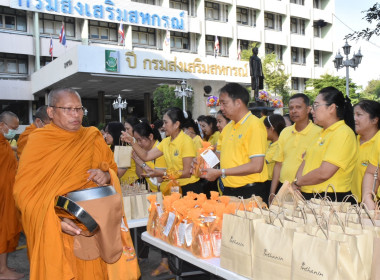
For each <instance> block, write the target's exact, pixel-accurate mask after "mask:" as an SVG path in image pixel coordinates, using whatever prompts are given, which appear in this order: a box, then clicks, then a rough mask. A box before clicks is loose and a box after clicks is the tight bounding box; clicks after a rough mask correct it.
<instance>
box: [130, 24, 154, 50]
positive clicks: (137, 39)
mask: <svg viewBox="0 0 380 280" xmlns="http://www.w3.org/2000/svg"><path fill="white" fill-rule="evenodd" d="M132 43H133V44H135V45H145V46H152V47H154V46H156V30H155V29H153V28H146V27H139V26H132Z"/></svg>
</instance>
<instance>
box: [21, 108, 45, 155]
mask: <svg viewBox="0 0 380 280" xmlns="http://www.w3.org/2000/svg"><path fill="white" fill-rule="evenodd" d="M47 107H48V106H47V105H43V106H41V107H39V108H38V109H37V111H36V113H35V114H34V116H33V123H32V124H31V125H29V126H28V127H27V128H25V131H24V132H23V133H21V134H20V136H19V137H18V141H17V157H18V158H20V156H21V153H22V151H23V150H24V148H25V145H26V142H27V141H28V137H29V134H30V133H32V132H33V131H34V130H35V129H36V128H42V127H44V126H45V125H47V124H49V123H50V118H49V116H48V114H47V111H46V109H47Z"/></svg>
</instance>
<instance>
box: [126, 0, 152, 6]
mask: <svg viewBox="0 0 380 280" xmlns="http://www.w3.org/2000/svg"><path fill="white" fill-rule="evenodd" d="M132 2H137V3H143V4H149V5H156V3H155V0H132Z"/></svg>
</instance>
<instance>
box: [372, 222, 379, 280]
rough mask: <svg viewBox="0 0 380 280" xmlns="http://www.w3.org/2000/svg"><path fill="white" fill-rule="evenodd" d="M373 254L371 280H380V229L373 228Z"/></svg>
mask: <svg viewBox="0 0 380 280" xmlns="http://www.w3.org/2000/svg"><path fill="white" fill-rule="evenodd" d="M373 229H374V230H373V233H374V238H373V254H372V267H371V280H380V265H379V263H380V228H377V227H376V228H373Z"/></svg>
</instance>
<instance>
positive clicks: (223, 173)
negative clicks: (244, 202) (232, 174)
mask: <svg viewBox="0 0 380 280" xmlns="http://www.w3.org/2000/svg"><path fill="white" fill-rule="evenodd" d="M221 177H222V178H223V179H224V178H226V170H225V169H222V176H221Z"/></svg>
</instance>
